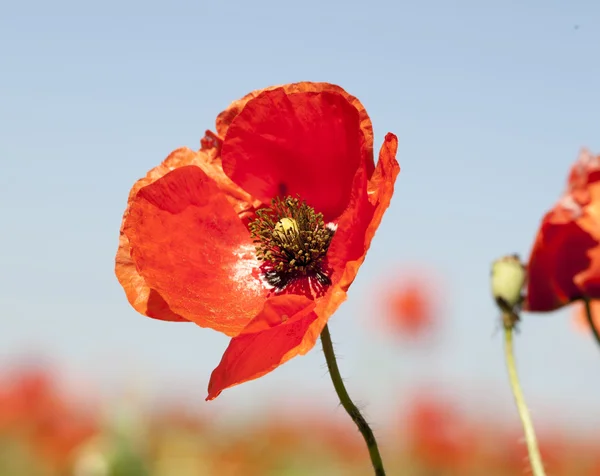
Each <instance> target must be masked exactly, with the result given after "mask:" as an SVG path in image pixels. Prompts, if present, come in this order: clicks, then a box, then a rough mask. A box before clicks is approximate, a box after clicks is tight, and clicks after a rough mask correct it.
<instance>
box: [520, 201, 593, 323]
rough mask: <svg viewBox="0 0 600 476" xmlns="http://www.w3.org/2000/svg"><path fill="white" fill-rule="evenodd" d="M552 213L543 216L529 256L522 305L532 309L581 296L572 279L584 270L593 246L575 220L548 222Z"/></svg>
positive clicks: (543, 308)
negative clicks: (525, 292)
mask: <svg viewBox="0 0 600 476" xmlns="http://www.w3.org/2000/svg"><path fill="white" fill-rule="evenodd" d="M553 213H554V212H553V211H551V212H549V213H548V214H547V215H546V216H545V217H544V220H543V221H542V226H541V228H540V230H539V232H538V235H537V238H536V241H535V244H534V246H533V250H532V252H531V257H530V259H529V265H528V283H527V296H526V302H525V304H524V308H525V309H526V310H528V311H532V312H547V311H553V310H554V309H558V308H559V307H562V306H564V305H566V304H568V303H570V302H571V301H573V300H575V299H579V298H581V297H583V295H582V290H581V289H580V288H579V287H578V286H577V285H576V284H575V283H574V278H575V276H576V275H578V274H579V273H581V272H582V271H585V270H586V269H588V267H589V264H590V259H589V257H588V256H587V251H588V250H590V249H592V248H594V247H596V246H597V242H596V240H594V239H593V238H592V236H591V235H590V234H589V233H586V232H585V231H584V230H583V229H581V227H580V226H579V225H578V224H577V223H576V222H574V221H571V222H567V223H560V224H555V223H552V215H553Z"/></svg>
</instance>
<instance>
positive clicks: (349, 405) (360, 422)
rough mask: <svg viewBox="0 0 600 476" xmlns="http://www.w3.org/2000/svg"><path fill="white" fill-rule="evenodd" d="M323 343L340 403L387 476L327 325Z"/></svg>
mask: <svg viewBox="0 0 600 476" xmlns="http://www.w3.org/2000/svg"><path fill="white" fill-rule="evenodd" d="M321 343H322V344H323V353H324V354H325V360H326V361H327V368H328V369H329V375H331V381H332V382H333V387H334V388H335V391H336V393H337V395H338V397H339V399H340V403H341V404H342V406H343V407H344V410H346V412H347V413H348V415H350V418H352V421H353V422H354V423H355V424H356V426H357V427H358V430H359V431H360V432H361V434H362V436H363V438H364V440H365V443H366V444H367V449H368V450H369V455H370V457H371V462H372V463H373V469H374V470H375V475H376V476H385V470H384V469H383V462H382V460H381V455H380V454H379V448H378V447H377V441H376V440H375V436H374V435H373V431H372V430H371V427H369V424H368V423H367V421H366V420H365V418H364V417H363V416H362V414H361V413H360V411H359V410H358V408H357V407H356V405H355V404H354V402H352V400H351V399H350V396H349V395H348V391H347V390H346V387H345V386H344V382H343V381H342V376H341V375H340V369H339V368H338V365H337V361H336V359H335V353H334V352H333V344H332V343H331V335H330V334H329V328H328V327H327V324H325V327H324V328H323V332H321ZM536 476H537V475H536Z"/></svg>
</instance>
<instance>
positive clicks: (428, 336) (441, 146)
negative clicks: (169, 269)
mask: <svg viewBox="0 0 600 476" xmlns="http://www.w3.org/2000/svg"><path fill="white" fill-rule="evenodd" d="M599 20H600V6H597V5H594V4H592V3H590V2H583V1H573V2H568V3H566V2H562V3H556V2H555V3H548V2H542V1H541V0H534V1H531V2H528V3H527V4H522V3H518V2H499V1H493V2H488V3H486V4H485V5H484V4H483V3H481V2H474V1H467V0H463V1H459V2H455V3H453V4H449V3H446V2H442V1H435V0H434V1H430V2H412V3H411V2H391V1H389V2H385V1H374V2H352V1H351V2H344V3H341V2H327V3H322V2H316V1H308V2H304V3H302V4H301V5H297V4H285V2H275V1H264V0H259V1H255V2H251V3H247V2H241V1H233V2H228V3H226V4H225V3H222V4H218V3H217V2H212V3H206V4H203V3H197V2H194V3H192V2H173V3H169V4H168V6H167V4H160V3H157V2H152V1H150V2H144V3H142V2H136V1H132V2H127V3H120V2H114V1H111V0H109V1H106V2H102V3H101V4H96V5H92V4H90V5H84V4H78V3H74V2H68V1H58V2H53V3H52V4H46V3H44V2H37V1H34V2H30V3H14V4H11V5H7V6H3V7H2V8H1V10H0V71H1V74H0V163H1V165H2V167H1V169H0V210H1V212H2V220H1V221H0V308H1V313H0V476H5V475H6V476H22V475H26V476H30V475H31V476H38V475H40V476H42V475H43V476H46V475H47V476H54V475H61V476H62V475H76V476H96V475H97V476H101V475H102V476H104V475H133V476H136V475H172V474H177V475H182V476H186V475H190V476H196V475H281V476H288V475H294V476H295V475H305V474H316V475H332V476H336V475H340V476H341V475H344V476H346V475H355V474H356V475H358V474H361V475H362V474H368V471H369V461H368V457H367V454H366V450H365V448H364V446H363V445H362V441H361V439H360V435H359V434H358V433H357V432H356V430H355V428H354V426H353V424H352V422H350V421H349V420H348V419H347V416H346V415H345V413H344V412H343V410H342V409H341V408H339V406H338V402H337V397H336V395H335V393H334V392H333V389H332V388H331V382H330V380H329V377H328V375H327V369H326V367H325V363H324V358H323V355H322V353H321V352H320V351H319V349H318V348H319V344H317V350H316V351H314V352H311V353H309V354H308V355H306V356H304V357H303V358H299V359H294V360H293V361H290V362H288V363H286V364H285V365H284V366H282V367H281V368H280V369H277V370H276V371H275V372H273V373H272V374H269V375H267V376H265V377H263V378H261V379H259V380H257V381H253V382H248V383H246V384H244V385H243V386H240V387H235V388H233V389H231V390H229V391H228V392H227V393H224V394H223V395H222V396H221V397H219V399H217V400H215V401H213V402H204V398H205V396H206V384H207V382H208V378H209V376H210V372H211V370H212V369H213V368H214V367H215V365H216V364H217V363H218V360H219V358H220V356H221V354H222V351H223V350H224V349H225V347H226V345H227V341H228V339H227V338H226V337H225V336H222V335H218V334H216V333H213V332H210V331H207V330H204V329H200V328H198V327H196V326H194V325H193V324H188V323H182V324H172V323H165V322H158V321H153V320H150V319H144V318H142V317H140V316H139V315H138V314H136V312H135V311H134V310H133V309H131V308H130V306H129V305H128V304H127V301H126V299H125V296H124V295H123V292H122V289H121V287H120V286H119V284H118V282H117V280H116V278H115V276H114V272H113V266H114V253H115V250H116V245H117V241H118V230H119V226H120V222H121V216H122V212H123V208H124V205H125V203H126V199H127V194H128V192H129V189H130V187H131V184H132V183H133V182H134V181H135V180H137V179H138V178H140V177H141V176H142V175H143V174H145V172H146V171H147V170H149V169H150V168H151V167H153V166H154V165H156V164H157V163H158V162H159V161H161V160H162V159H164V157H166V155H167V154H168V153H169V152H170V151H171V150H173V149H175V148H176V147H179V146H188V147H192V148H198V146H199V141H200V139H201V137H202V136H203V134H204V131H205V130H206V129H209V128H212V127H213V123H214V118H215V116H216V114H217V113H218V112H220V111H222V110H223V109H224V108H225V107H227V105H228V104H229V102H230V101H232V100H233V99H235V98H238V97H241V96H243V95H244V94H245V93H247V92H248V91H250V90H252V89H257V88H262V87H266V86H269V85H274V84H282V83H288V82H295V81H300V80H310V81H327V82H331V83H334V84H339V85H340V86H342V87H343V88H345V89H346V90H347V91H348V92H349V93H350V94H353V95H355V96H356V97H358V98H359V99H360V100H361V102H362V103H363V104H364V105H365V107H366V109H367V111H368V113H369V115H370V117H371V119H372V121H373V125H374V129H375V143H376V144H380V143H381V141H382V138H383V134H385V132H387V131H393V132H394V133H396V134H397V135H398V138H399V150H398V155H397V158H398V161H399V163H400V166H401V169H402V170H401V172H400V175H399V177H398V180H397V182H396V191H395V194H394V197H393V199H392V203H391V206H390V208H389V210H388V212H387V213H386V215H385V216H384V219H383V222H382V224H381V226H380V228H379V230H378V231H377V234H376V236H375V238H374V240H373V243H372V245H371V249H370V250H369V253H368V256H367V259H366V261H365V263H364V265H363V266H362V268H361V272H360V273H359V275H358V277H357V279H356V281H355V282H354V283H353V285H352V287H351V288H350V290H349V299H348V301H347V302H346V303H345V304H344V305H342V307H341V308H340V310H339V311H338V312H337V313H336V314H335V315H334V316H333V317H332V319H331V321H330V328H331V333H332V336H333V340H334V344H335V346H336V351H337V353H338V356H339V362H340V367H341V371H342V374H343V376H344V378H345V381H346V385H347V386H348V390H349V392H350V393H351V395H352V396H353V397H354V398H355V399H356V400H357V401H358V403H359V404H360V406H361V409H363V410H364V412H365V414H366V415H367V418H368V420H369V422H370V423H372V426H373V428H374V430H375V432H376V435H377V437H378V441H379V444H380V447H381V451H382V453H383V457H384V460H385V461H386V465H387V466H388V472H389V474H391V475H396V474H398V475H414V476H421V475H423V476H425V475H427V476H430V475H476V476H480V475H492V476H493V475H516V474H528V471H529V469H528V466H527V461H526V451H525V446H524V443H523V439H522V433H521V429H520V426H519V422H518V418H517V415H516V412H515V409H514V404H513V401H512V396H511V394H510V390H509V387H508V383H507V380H506V370H505V367H504V362H503V356H502V342H501V340H502V339H501V334H500V332H499V329H500V324H499V316H498V311H497V309H496V308H495V306H494V303H493V301H492V299H491V297H490V291H489V281H488V278H489V269H490V263H491V262H492V261H493V260H494V259H495V258H497V257H498V256H501V255H503V254H507V253H511V252H518V253H519V254H520V255H521V256H522V257H523V258H524V259H526V258H527V256H528V254H529V251H530V249H531V246H532V243H533V239H534V237H535V233H536V230H537V228H538V226H539V222H540V220H541V218H542V216H543V214H544V213H545V211H546V210H548V209H549V208H550V207H551V206H552V205H553V204H554V203H555V201H556V200H557V199H558V197H559V196H560V194H561V192H562V191H563V187H564V184H565V180H566V176H567V173H568V171H569V168H570V166H571V164H572V162H573V161H574V160H575V159H576V157H577V155H578V153H579V150H580V149H581V148H582V147H588V148H590V150H591V151H592V152H594V153H596V154H597V153H599V152H600V139H599V138H600V126H599V122H598V118H597V116H598V113H597V111H598V108H599V106H600V89H599V88H598V77H600V64H599V63H598V62H597V61H595V58H596V57H597V49H598V45H599V44H600V32H599V30H598V28H597V27H596V26H597V25H598V24H599V23H600V22H599ZM575 311H576V310H575V309H574V307H567V308H565V309H563V310H560V311H557V312H554V313H551V314H544V315H541V314H527V313H525V314H524V315H523V322H522V324H521V325H520V332H519V333H518V335H517V336H516V353H517V361H518V365H519V371H520V374H521V379H522V382H523V386H524V391H525V394H526V397H527V400H528V404H529V406H530V407H531V410H532V415H533V419H534V422H535V424H536V427H537V431H538V433H539V439H540V443H541V447H542V452H543V455H544V457H545V462H546V466H547V470H548V474H550V475H553V476H559V475H568V476H571V475H573V476H588V475H589V476H596V475H600V444H599V441H600V439H599V437H600V430H598V428H599V426H600V410H599V407H598V403H597V402H598V395H600V380H598V379H596V378H595V376H596V375H597V373H598V371H599V369H600V355H599V352H598V348H597V346H596V345H595V343H594V342H593V340H592V338H591V337H590V336H589V335H588V333H587V332H586V330H585V327H583V328H582V326H580V325H578V324H577V323H576V320H575V319H574V317H573V315H574V314H575V313H576V312H575Z"/></svg>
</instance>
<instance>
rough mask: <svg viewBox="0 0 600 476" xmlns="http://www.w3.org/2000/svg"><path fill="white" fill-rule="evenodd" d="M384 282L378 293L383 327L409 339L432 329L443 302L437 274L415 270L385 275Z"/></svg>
mask: <svg viewBox="0 0 600 476" xmlns="http://www.w3.org/2000/svg"><path fill="white" fill-rule="evenodd" d="M386 283H387V284H385V285H384V286H382V287H381V289H382V291H380V292H379V295H380V296H381V298H380V301H381V302H382V303H384V307H383V310H382V311H383V317H384V325H385V327H386V330H388V331H391V333H392V334H394V335H398V336H406V337H409V338H420V337H423V336H424V335H425V334H427V333H428V332H429V331H431V330H432V328H433V327H434V326H435V322H436V317H437V314H438V312H440V308H441V305H440V304H441V301H442V293H441V288H440V286H439V282H438V279H437V277H436V276H434V274H433V273H431V272H425V271H423V270H422V269H414V270H409V271H407V272H405V273H403V275H402V276H393V277H390V278H387V279H386Z"/></svg>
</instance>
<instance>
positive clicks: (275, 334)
mask: <svg viewBox="0 0 600 476" xmlns="http://www.w3.org/2000/svg"><path fill="white" fill-rule="evenodd" d="M314 307H315V304H314V301H311V300H310V299H308V298H306V297H304V296H299V295H293V294H286V295H280V296H274V297H272V298H270V299H269V300H267V301H266V302H265V306H264V308H263V310H262V311H261V312H260V313H259V314H258V315H257V316H256V317H255V318H254V319H253V320H252V321H251V322H250V323H249V324H248V326H247V327H246V328H245V329H244V331H243V332H242V333H240V334H239V335H238V336H236V337H234V338H233V339H231V342H230V343H229V346H228V347H227V349H226V350H225V353H224V354H223V357H222V358H221V362H220V363H219V365H218V366H217V368H215V370H213V372H212V374H211V377H210V382H209V384H208V396H207V397H206V400H213V399H214V398H216V397H217V396H218V395H219V394H220V393H221V392H222V391H223V390H224V389H226V388H228V387H232V386H234V385H238V384H240V383H243V382H247V381H249V380H254V379H257V378H259V377H262V376H263V375H265V374H267V373H269V372H271V371H272V370H274V369H276V368H277V367H279V366H280V365H281V364H282V363H283V362H285V361H286V360H288V359H286V358H285V357H286V355H287V354H288V353H289V352H290V351H291V350H294V349H295V348H296V347H297V346H298V345H299V344H300V343H301V342H302V339H303V337H304V334H305V333H306V331H307V329H308V327H309V326H310V325H311V323H312V322H314V320H315V319H316V318H317V315H316V314H315V313H314V312H313V309H314Z"/></svg>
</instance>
